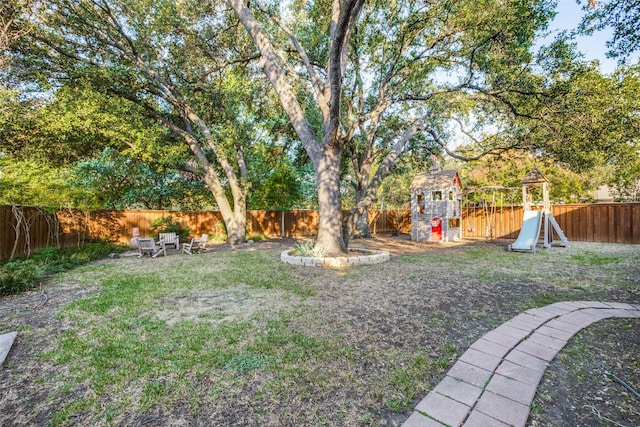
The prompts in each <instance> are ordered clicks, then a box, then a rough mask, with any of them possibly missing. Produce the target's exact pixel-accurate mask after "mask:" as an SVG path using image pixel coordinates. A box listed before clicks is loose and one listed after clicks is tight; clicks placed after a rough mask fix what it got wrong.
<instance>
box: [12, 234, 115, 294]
mask: <svg viewBox="0 0 640 427" xmlns="http://www.w3.org/2000/svg"><path fill="white" fill-rule="evenodd" d="M125 250H126V248H125V247H123V246H116V245H113V244H109V243H106V242H93V243H87V244H85V245H84V246H83V247H82V248H67V249H58V248H44V249H36V250H35V251H34V252H33V255H32V256H31V257H30V258H20V259H16V260H14V261H11V262H7V263H4V264H0V296H4V295H13V294H18V293H20V292H24V291H26V290H28V289H31V288H33V287H34V286H36V285H37V284H38V283H39V282H41V281H42V280H44V279H45V278H46V277H47V276H50V275H52V274H55V273H60V272H62V271H65V270H70V269H72V268H74V267H77V266H79V265H82V264H86V263H88V262H90V261H94V260H96V259H101V258H105V257H106V256H108V255H109V254H111V253H114V252H124V251H125Z"/></svg>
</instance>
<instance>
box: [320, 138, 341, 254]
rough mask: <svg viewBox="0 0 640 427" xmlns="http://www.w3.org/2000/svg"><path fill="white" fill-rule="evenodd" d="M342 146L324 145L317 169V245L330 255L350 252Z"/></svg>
mask: <svg viewBox="0 0 640 427" xmlns="http://www.w3.org/2000/svg"><path fill="white" fill-rule="evenodd" d="M341 157H342V149H341V148H339V147H336V146H335V145H333V144H331V145H327V146H325V147H324V155H323V156H322V159H321V161H320V164H319V166H318V170H317V171H316V180H317V186H318V237H317V239H316V247H318V248H323V249H324V250H326V251H327V255H331V256H339V255H346V254H347V245H346V244H345V241H344V238H343V235H342V197H341V194H340V160H341Z"/></svg>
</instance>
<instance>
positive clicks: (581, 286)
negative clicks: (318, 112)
mask: <svg viewBox="0 0 640 427" xmlns="http://www.w3.org/2000/svg"><path fill="white" fill-rule="evenodd" d="M354 243H355V246H358V245H359V244H360V243H361V242H359V241H356V242H354ZM502 243H503V242H484V241H471V242H465V243H462V244H447V245H438V244H422V243H421V244H417V243H412V242H407V241H406V239H404V240H401V241H399V240H394V239H392V238H384V239H377V240H376V241H374V242H362V245H369V246H370V247H376V248H383V249H384V248H388V249H389V250H390V252H391V254H392V258H391V261H389V262H387V263H385V264H379V265H373V266H362V267H357V268H348V269H341V270H332V269H313V268H305V267H294V266H291V265H288V264H282V263H281V262H280V261H279V254H280V252H281V251H282V250H284V249H288V248H290V247H291V246H292V242H284V244H283V243H279V242H260V243H256V244H253V245H246V246H243V247H241V248H240V249H239V250H236V251H228V250H223V249H221V248H217V249H214V250H213V251H210V252H207V253H204V254H200V255H194V256H187V255H171V256H167V257H159V258H156V259H149V258H143V259H137V258H120V259H108V260H103V261H99V262H95V263H92V264H89V265H86V266H83V267H80V268H77V269H75V270H73V271H70V272H67V273H63V274H59V275H57V276H54V277H53V278H52V279H51V280H49V282H48V283H47V285H46V286H45V287H44V290H45V292H46V294H47V296H48V300H47V301H46V302H42V300H41V299H39V298H38V293H36V292H32V293H25V294H22V295H18V296H12V297H5V298H2V299H0V333H4V332H9V331H12V330H18V331H19V332H20V334H19V337H18V339H17V341H16V344H15V347H14V349H13V350H12V353H11V355H10V357H9V359H8V360H7V362H6V363H5V365H4V367H3V368H2V369H0V408H2V411H0V425H3V426H5V425H53V426H62V425H83V426H85V425H86V426H90V425H91V426H92V425H261V426H263V425H273V426H279V425H309V426H315V425H396V424H400V423H402V422H403V421H404V420H405V419H406V418H407V417H408V415H409V414H410V413H411V411H412V408H413V405H415V403H416V402H417V401H419V400H420V399H421V398H422V397H424V395H426V393H427V392H428V390H429V389H430V388H431V387H433V386H434V385H435V384H437V383H438V381H439V380H440V379H441V377H442V376H443V375H444V373H445V372H446V371H447V369H448V368H449V367H450V366H451V365H452V364H453V362H454V361H455V360H456V358H457V357H458V356H459V355H461V354H462V353H463V352H464V351H465V350H466V348H467V347H468V346H469V345H471V344H472V343H473V342H474V341H475V340H477V339H478V338H480V337H481V336H482V335H483V334H484V333H486V332H488V331H489V330H491V329H493V328H495V327H497V326H498V325H500V324H501V323H502V322H504V321H506V320H508V319H510V318H511V317H513V316H515V315H517V314H518V313H520V312H521V311H523V310H526V309H528V308H531V307H539V306H543V305H546V304H549V303H552V302H556V301H562V300H604V301H620V302H631V303H640V277H639V275H638V273H639V272H640V247H639V246H632V245H613V244H586V243H575V244H573V245H572V247H571V248H568V249H567V248H551V249H548V250H542V251H540V252H538V253H535V254H523V253H509V252H507V251H505V246H506V244H504V245H503V244H502ZM635 325H636V326H638V323H637V322H636V323H635ZM627 328H628V326H627ZM636 329H637V328H636ZM598 336H600V335H598ZM572 351H573V350H572ZM636 360H637V359H636ZM639 368H640V367H639ZM639 377H640V374H639Z"/></svg>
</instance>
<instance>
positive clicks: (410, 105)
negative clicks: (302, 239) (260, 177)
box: [228, 0, 553, 253]
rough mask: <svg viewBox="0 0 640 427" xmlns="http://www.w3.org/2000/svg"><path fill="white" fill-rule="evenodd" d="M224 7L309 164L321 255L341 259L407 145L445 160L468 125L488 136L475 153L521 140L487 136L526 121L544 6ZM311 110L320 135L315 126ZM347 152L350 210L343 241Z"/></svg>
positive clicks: (237, 3)
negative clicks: (252, 48)
mask: <svg viewBox="0 0 640 427" xmlns="http://www.w3.org/2000/svg"><path fill="white" fill-rule="evenodd" d="M228 2H229V4H230V5H231V6H232V7H233V9H234V10H235V12H236V14H237V16H238V18H239V19H240V21H241V22H242V24H243V25H244V27H245V28H246V30H247V32H248V33H249V34H250V35H251V37H252V38H253V40H254V43H255V45H256V47H257V49H258V51H259V54H260V59H259V64H260V66H261V67H262V69H263V71H264V73H265V74H266V76H267V77H268V78H269V80H270V82H271V84H272V85H273V87H274V88H275V89H276V92H277V93H278V95H279V97H280V100H281V103H282V106H283V108H284V109H285V111H286V112H287V114H288V115H289V117H290V119H291V123H292V125H293V127H294V129H295V130H296V132H297V135H298V137H299V139H300V141H301V142H302V145H303V146H304V148H305V150H306V152H307V154H308V155H309V158H310V159H311V161H312V163H313V165H314V168H315V171H316V181H317V187H318V203H319V216H320V224H319V230H318V237H317V245H322V246H324V248H325V249H327V250H328V251H329V252H330V253H341V252H344V251H345V250H346V247H345V238H346V237H347V236H348V234H349V233H351V232H353V230H354V228H355V227H356V224H357V223H358V222H359V221H358V218H359V217H360V216H362V215H363V214H365V213H366V210H367V209H368V207H369V206H370V205H371V204H372V203H373V202H374V201H375V195H376V193H377V189H378V187H379V186H380V184H381V182H382V180H383V179H384V178H385V177H386V176H387V175H388V174H389V173H390V171H391V170H392V168H393V165H394V164H395V162H396V161H397V159H398V157H399V156H400V155H401V154H402V153H403V151H404V150H405V148H406V146H407V144H408V143H409V141H411V140H412V139H413V138H414V137H415V136H416V135H418V134H423V135H427V136H428V139H430V140H431V142H432V145H434V144H435V145H436V146H439V147H440V148H441V149H447V142H448V141H447V132H446V130H447V127H446V123H447V122H448V121H450V120H457V121H458V122H459V123H461V124H463V123H465V124H468V123H469V122H468V120H467V119H468V118H469V117H471V116H472V117H474V119H475V125H478V124H482V125H483V126H484V128H485V129H492V130H493V132H492V134H491V135H488V133H487V132H484V134H483V135H481V136H480V137H479V138H477V139H478V141H480V142H481V144H484V147H483V149H482V153H480V154H486V153H489V152H497V151H500V150H503V149H507V148H512V147H513V146H514V145H518V144H519V141H515V140H511V139H504V138H502V139H501V138H496V137H494V134H496V133H499V132H500V123H501V120H509V118H511V117H513V116H517V115H524V116H527V115H531V111H532V110H531V109H529V110H526V109H524V110H521V109H520V106H519V104H521V103H520V102H519V101H518V99H519V98H522V97H533V98H537V99H539V100H540V101H542V100H543V98H544V95H543V90H544V87H543V83H544V79H543V78H541V77H538V76H535V75H534V74H533V73H532V70H531V67H530V64H531V62H532V60H533V57H532V55H531V53H530V48H531V46H532V44H533V41H534V38H535V34H536V31H538V30H541V29H544V28H545V26H546V24H547V22H548V20H549V19H550V18H551V17H552V15H553V7H552V6H553V3H552V2H548V1H528V2H522V1H506V2H505V1H485V2H482V3H481V4H478V2H475V1H455V2H454V1H443V2H425V1H405V2H386V1H371V2H364V1H360V0H334V1H332V2H329V1H319V2H306V1H295V2H292V3H291V7H292V8H291V10H289V11H288V13H285V11H284V10H283V8H282V7H281V5H280V4H279V3H278V2H273V3H269V2H265V3H261V2H251V3H246V2H244V1H242V0H228ZM305 89H306V91H305ZM309 99H313V100H314V104H313V105H312V106H310V104H309V102H308V100H309ZM523 105H524V106H525V107H530V106H531V105H532V104H531V103H528V104H523ZM310 110H312V111H310ZM313 110H315V111H317V112H318V115H320V117H321V123H322V125H321V126H313V124H312V117H315V115H316V113H315V112H314V111H313ZM466 130H468V129H466V128H464V127H463V128H462V129H461V130H459V133H464V132H465V131H466ZM482 133H483V132H480V134H482ZM467 134H468V135H469V136H474V137H477V135H478V132H475V131H474V130H473V129H471V130H469V131H468V133H467ZM345 151H346V153H347V154H348V155H349V158H350V161H351V162H352V164H353V170H354V173H355V182H356V196H357V200H356V207H355V208H354V209H353V211H352V212H351V213H350V215H349V218H347V221H346V225H347V227H346V229H345V230H344V233H343V231H342V230H341V219H342V216H341V195H340V185H339V184H340V182H339V175H340V170H341V161H342V159H343V155H344V154H345ZM476 155H477V154H476ZM461 156H463V157H464V156H466V155H461ZM360 223H364V224H366V221H360Z"/></svg>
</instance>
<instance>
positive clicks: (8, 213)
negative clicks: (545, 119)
mask: <svg viewBox="0 0 640 427" xmlns="http://www.w3.org/2000/svg"><path fill="white" fill-rule="evenodd" d="M344 214H346V212H345V213H344ZM553 215H554V216H555V218H556V219H557V221H558V223H559V224H560V227H561V228H562V230H563V231H564V233H565V235H566V236H567V238H568V239H569V240H570V241H572V240H573V241H586V242H615V243H640V203H612V204H588V205H587V204H581V205H556V206H553ZM167 216H173V217H174V218H175V219H176V220H177V221H179V222H180V223H181V224H183V225H184V226H185V227H189V228H190V229H191V235H192V236H198V235H200V234H202V233H208V234H210V235H216V234H224V225H223V222H222V216H221V215H220V213H219V212H174V211H153V210H127V211H121V210H99V211H92V212H82V211H78V210H73V209H65V210H60V211H58V212H56V213H48V212H45V211H43V210H42V209H38V208H33V207H11V206H0V259H8V258H9V257H10V256H11V254H12V252H13V253H14V254H15V256H23V255H25V254H27V253H29V252H30V251H31V250H33V249H37V248H42V247H48V246H60V247H71V246H77V245H80V244H82V242H83V241H85V240H86V239H89V238H102V239H107V240H109V241H112V242H117V243H122V244H127V243H128V242H129V240H130V238H131V230H132V229H133V228H134V227H139V228H140V234H141V235H142V236H143V237H146V236H150V234H151V224H152V223H153V221H154V220H156V219H158V218H162V217H167ZM522 216H523V211H522V207H521V206H504V207H500V206H498V207H476V208H474V207H466V208H464V209H463V212H462V234H463V236H464V237H471V238H504V239H516V238H517V236H518V232H519V231H520V227H521V225H522ZM369 222H370V225H371V231H372V232H373V233H374V234H376V233H387V232H393V231H400V232H402V233H410V232H411V212H410V211H408V210H400V211H388V210H371V211H370V212H369ZM317 229H318V212H317V211H310V210H296V211H286V212H283V211H249V212H248V213H247V233H248V234H249V235H251V234H262V235H264V236H266V237H269V238H277V237H303V236H312V235H314V234H316V232H317ZM16 230H17V232H16ZM16 234H17V235H18V238H17V240H16Z"/></svg>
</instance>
